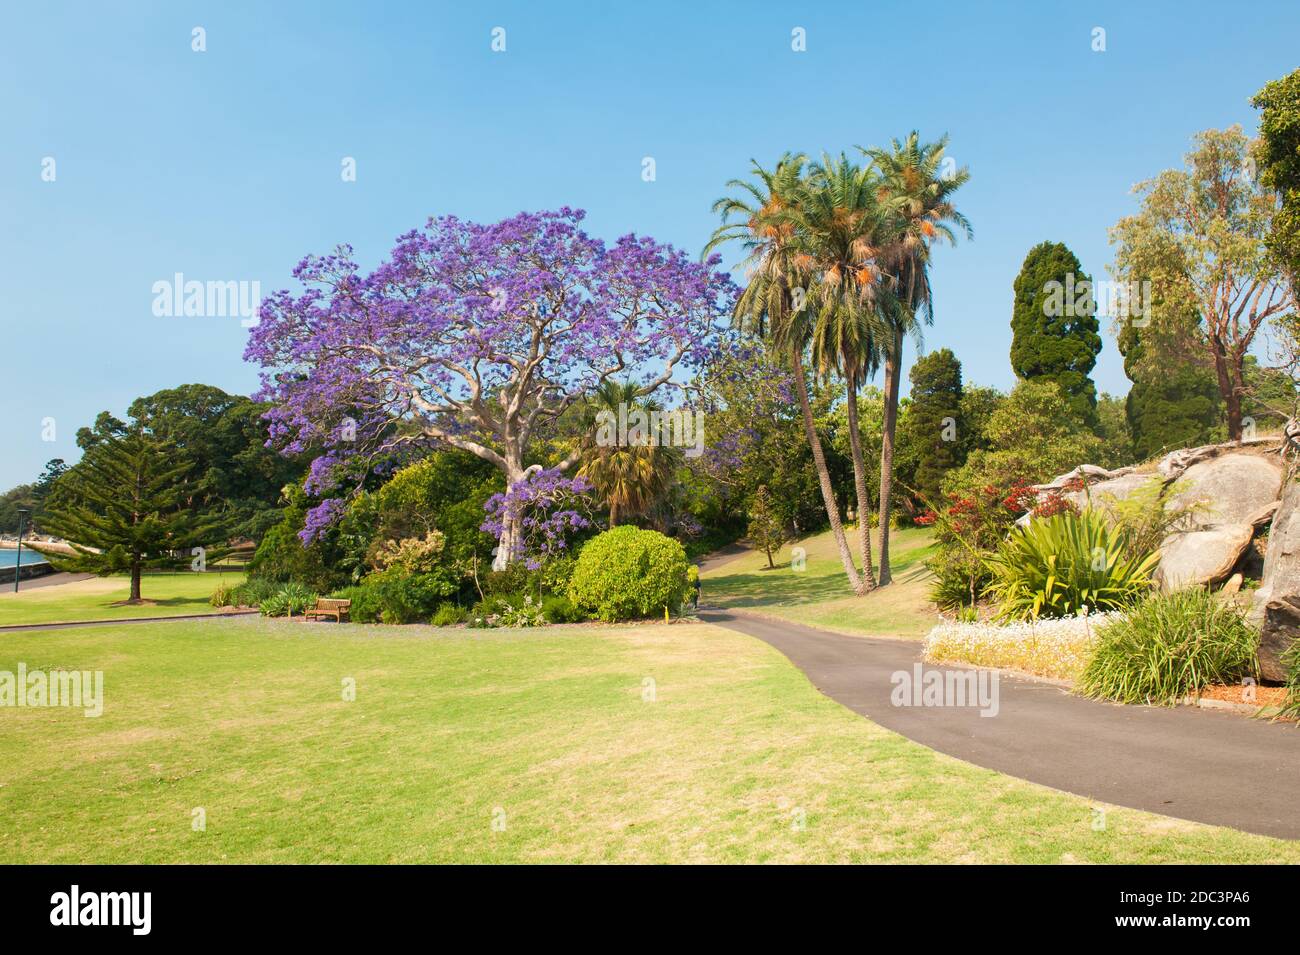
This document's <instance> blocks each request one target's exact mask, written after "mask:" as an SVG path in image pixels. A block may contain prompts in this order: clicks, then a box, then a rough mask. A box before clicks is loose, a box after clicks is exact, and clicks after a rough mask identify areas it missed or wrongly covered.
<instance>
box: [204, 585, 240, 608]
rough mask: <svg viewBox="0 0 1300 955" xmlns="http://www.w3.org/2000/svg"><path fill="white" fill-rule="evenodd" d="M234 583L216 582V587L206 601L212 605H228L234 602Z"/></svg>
mask: <svg viewBox="0 0 1300 955" xmlns="http://www.w3.org/2000/svg"><path fill="white" fill-rule="evenodd" d="M235 590H236V587H235V585H234V584H217V589H216V590H214V591H212V596H211V597H209V598H208V603H209V604H210V605H212V606H213V607H229V606H232V605H233V604H234V602H235Z"/></svg>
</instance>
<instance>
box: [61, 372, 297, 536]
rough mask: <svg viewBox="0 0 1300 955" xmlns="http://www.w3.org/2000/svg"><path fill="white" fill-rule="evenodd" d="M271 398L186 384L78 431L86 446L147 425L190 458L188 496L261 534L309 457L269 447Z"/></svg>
mask: <svg viewBox="0 0 1300 955" xmlns="http://www.w3.org/2000/svg"><path fill="white" fill-rule="evenodd" d="M266 412H267V406H266V405H264V404H259V403H257V402H255V401H252V400H250V399H248V398H246V397H244V396H242V395H231V394H227V393H226V392H224V391H222V390H221V389H220V388H215V387H213V386H211V385H180V386H179V387H176V388H167V389H164V390H163V391H159V392H155V393H154V394H152V395H146V396H145V397H143V398H137V399H136V400H135V401H133V402H131V405H130V407H129V408H128V409H127V419H128V420H127V421H125V422H124V421H121V420H119V419H118V418H115V417H113V416H112V415H111V414H109V413H108V412H107V411H105V412H101V413H100V414H99V416H98V417H97V418H96V419H95V423H94V425H93V426H91V427H88V428H81V429H80V430H78V432H77V445H78V446H79V447H81V448H82V449H83V450H85V449H88V448H92V447H94V446H95V445H96V444H99V443H100V442H102V441H105V440H107V439H108V438H110V437H112V436H115V435H117V436H120V435H123V434H126V433H127V432H128V431H131V430H142V431H146V432H148V433H149V434H152V435H154V436H155V437H157V438H159V439H160V440H162V441H165V442H167V443H168V444H169V445H170V446H171V447H173V448H175V449H176V451H177V452H179V453H180V454H183V455H185V457H186V458H187V460H189V461H190V463H191V469H190V472H189V482H188V486H187V490H186V495H187V503H193V504H194V505H195V506H198V507H200V508H205V509H216V510H219V511H221V512H222V513H223V515H224V516H225V517H226V519H227V521H228V523H229V525H230V531H231V536H232V537H236V538H243V539H247V540H253V541H256V540H258V539H259V538H261V536H262V534H264V533H265V532H266V530H267V529H268V528H270V527H271V526H272V525H274V524H275V523H277V522H278V521H279V520H280V518H281V514H280V510H279V504H280V496H281V489H282V488H283V487H284V485H285V484H287V483H289V482H291V481H298V480H301V479H302V473H303V467H304V465H303V464H301V463H299V461H298V460H296V459H295V458H291V457H285V456H284V455H281V454H277V453H276V452H275V451H273V450H271V449H270V448H267V447H266V422H265V421H263V420H262V416H263V415H264V414H266Z"/></svg>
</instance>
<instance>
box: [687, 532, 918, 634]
mask: <svg viewBox="0 0 1300 955" xmlns="http://www.w3.org/2000/svg"><path fill="white" fill-rule="evenodd" d="M855 534H856V532H853V533H851V534H850V541H851V542H852V546H853V547H854V549H855V550H856V539H855ZM932 542H933V533H932V532H931V531H929V530H926V529H922V528H909V529H907V530H896V531H894V532H893V533H892V534H890V538H889V546H890V566H891V568H892V570H893V575H894V581H893V583H891V584H890V585H889V586H888V587H884V588H881V590H879V591H878V592H875V593H872V594H869V595H867V596H865V597H856V596H854V595H853V592H852V591H850V590H849V585H848V581H847V579H846V578H845V576H844V568H843V565H842V564H841V563H840V557H839V551H838V550H837V549H836V547H835V540H834V538H833V537H832V536H831V534H830V532H829V531H828V532H827V533H825V534H819V535H818V536H816V537H810V538H807V539H805V540H802V541H798V542H796V543H795V544H794V545H787V546H785V547H783V548H781V553H780V554H779V555H775V556H774V560H775V562H776V565H777V566H776V568H775V569H774V570H773V569H769V568H768V566H767V557H766V556H765V555H763V554H759V553H751V554H746V555H744V556H742V557H738V558H736V559H735V560H732V561H730V562H728V563H726V564H723V565H722V566H721V567H718V568H716V569H714V570H711V571H708V572H707V573H705V574H704V580H703V584H702V588H701V598H700V599H701V600H702V601H703V602H704V603H706V604H711V605H713V606H718V607H726V608H744V609H747V610H753V611H756V612H758V613H763V614H766V615H768V616H773V617H780V618H782V619H785V620H792V621H795V622H796V623H806V624H810V625H813V626H818V627H823V628H825V629H827V630H836V631H840V632H843V633H852V634H860V635H868V636H892V637H909V638H913V639H920V638H921V637H923V636H925V635H926V633H928V632H929V630H930V628H931V627H933V626H934V625H935V624H936V623H938V621H939V616H938V614H937V613H936V612H935V610H934V608H933V607H932V606H931V605H930V602H929V597H928V591H929V588H930V574H929V571H927V570H926V568H925V566H924V561H925V560H926V558H928V557H929V556H930V555H931V554H932V553H933V543H932ZM872 543H873V544H875V545H876V546H879V540H878V538H877V537H876V535H875V534H873V535H872ZM795 546H797V547H803V548H804V549H805V550H806V551H807V559H806V566H805V569H804V570H803V571H800V572H796V571H794V570H792V569H791V566H790V556H791V548H792V547H795Z"/></svg>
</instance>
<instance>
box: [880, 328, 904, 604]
mask: <svg viewBox="0 0 1300 955" xmlns="http://www.w3.org/2000/svg"><path fill="white" fill-rule="evenodd" d="M902 357H903V330H902V329H901V328H896V329H894V342H893V348H892V349H890V351H889V353H888V354H886V355H885V421H884V429H883V433H882V435H881V441H880V576H879V577H878V578H877V582H878V585H879V586H881V587H883V586H885V584H887V583H889V582H890V580H891V579H892V575H891V574H890V572H889V510H890V505H891V504H892V503H893V502H892V501H891V500H890V492H891V491H892V490H893V484H894V427H895V425H897V424H898V379H899V373H900V371H901V366H902Z"/></svg>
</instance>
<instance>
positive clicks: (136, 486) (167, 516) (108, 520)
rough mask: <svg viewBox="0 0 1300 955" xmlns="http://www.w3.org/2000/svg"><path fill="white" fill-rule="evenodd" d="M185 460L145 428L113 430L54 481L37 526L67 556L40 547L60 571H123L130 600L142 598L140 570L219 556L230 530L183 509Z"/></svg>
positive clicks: (186, 494)
mask: <svg viewBox="0 0 1300 955" xmlns="http://www.w3.org/2000/svg"><path fill="white" fill-rule="evenodd" d="M191 469H192V464H191V462H190V461H189V460H188V459H187V458H186V457H184V456H183V455H180V454H178V453H177V452H176V449H175V448H174V447H173V446H171V445H169V444H166V443H164V442H162V441H160V440H159V439H157V438H155V437H153V436H152V435H149V434H147V433H146V432H143V431H139V430H135V431H130V432H128V433H126V434H124V435H114V436H111V437H108V438H106V439H104V440H103V441H101V442H99V443H98V444H96V445H95V446H94V447H91V448H89V449H88V450H87V451H86V453H85V455H84V457H82V459H81V461H79V462H78V463H77V464H76V465H74V466H73V467H72V468H70V469H69V470H68V471H67V472H66V473H65V474H63V475H62V476H61V477H59V478H58V479H57V481H55V483H54V488H53V491H52V492H51V494H50V498H49V501H48V504H47V506H46V513H45V517H44V520H43V522H42V528H43V530H45V531H46V532H47V533H49V534H54V535H56V536H58V537H62V538H63V539H64V540H65V541H67V542H68V543H69V544H70V545H71V546H72V549H73V550H74V551H75V554H73V555H67V554H60V553H54V552H48V551H45V550H42V549H41V548H40V546H39V545H37V546H36V549H37V550H40V551H41V552H42V553H43V554H44V555H45V556H46V557H47V558H48V559H49V561H50V563H51V564H53V565H54V567H55V568H56V569H58V570H62V571H70V572H74V573H92V574H97V575H99V576H107V575H109V574H120V573H129V574H130V575H131V596H130V599H129V600H128V601H127V602H128V603H132V604H135V603H140V602H141V597H140V576H141V571H143V570H145V569H146V568H148V569H162V568H167V569H177V568H180V567H183V566H186V565H188V564H189V563H190V561H191V556H190V549H191V548H193V547H195V546H202V547H204V548H205V555H204V556H205V558H206V559H216V558H218V557H219V556H221V553H222V551H223V550H224V545H225V543H226V536H227V533H228V528H227V527H226V526H225V522H223V520H222V519H220V518H218V517H216V516H213V515H212V514H211V513H210V512H207V511H204V510H200V509H197V508H192V507H186V506H185V502H186V500H187V497H189V496H190V493H191V491H192V487H191V481H190V479H189V472H190V471H191Z"/></svg>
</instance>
